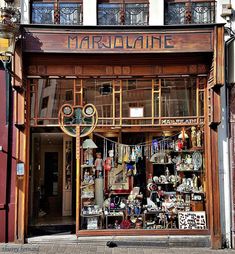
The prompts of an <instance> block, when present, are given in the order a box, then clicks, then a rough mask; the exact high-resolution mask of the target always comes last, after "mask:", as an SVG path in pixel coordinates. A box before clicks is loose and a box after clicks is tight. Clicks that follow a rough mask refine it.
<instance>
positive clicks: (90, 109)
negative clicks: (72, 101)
mask: <svg viewBox="0 0 235 254" xmlns="http://www.w3.org/2000/svg"><path fill="white" fill-rule="evenodd" d="M83 114H84V115H85V116H88V117H91V116H93V115H94V114H95V109H94V107H93V106H92V105H91V104H87V105H86V106H85V107H84V108H83Z"/></svg>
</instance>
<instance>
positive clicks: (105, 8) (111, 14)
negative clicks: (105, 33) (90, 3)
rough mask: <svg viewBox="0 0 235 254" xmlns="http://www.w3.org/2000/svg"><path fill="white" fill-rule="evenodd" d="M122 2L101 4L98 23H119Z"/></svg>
mask: <svg viewBox="0 0 235 254" xmlns="http://www.w3.org/2000/svg"><path fill="white" fill-rule="evenodd" d="M120 16H121V4H99V5H98V24H99V25H119V24H120V23H121V20H120Z"/></svg>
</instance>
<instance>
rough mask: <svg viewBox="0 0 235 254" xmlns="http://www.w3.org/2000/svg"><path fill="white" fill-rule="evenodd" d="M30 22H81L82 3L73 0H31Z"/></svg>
mask: <svg viewBox="0 0 235 254" xmlns="http://www.w3.org/2000/svg"><path fill="white" fill-rule="evenodd" d="M32 23H34V24H62V25H81V24H82V4H81V3H77V2H76V3H74V2H67V1H66V2H60V1H58V0H55V1H54V2H33V3H32Z"/></svg>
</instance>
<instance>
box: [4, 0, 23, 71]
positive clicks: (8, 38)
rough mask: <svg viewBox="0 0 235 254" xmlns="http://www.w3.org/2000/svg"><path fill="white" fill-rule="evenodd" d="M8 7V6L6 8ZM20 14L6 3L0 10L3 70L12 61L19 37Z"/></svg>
mask: <svg viewBox="0 0 235 254" xmlns="http://www.w3.org/2000/svg"><path fill="white" fill-rule="evenodd" d="M8 5H9V6H8ZM19 22H20V12H19V10H18V9H17V8H15V7H13V6H11V5H10V3H8V2H7V6H6V7H2V8H0V60H1V62H2V63H3V66H4V68H5V70H7V67H6V66H7V64H9V63H10V62H11V60H12V57H13V55H14V51H15V44H16V41H17V39H18V35H19V27H20V26H19Z"/></svg>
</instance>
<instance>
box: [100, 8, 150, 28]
mask: <svg viewBox="0 0 235 254" xmlns="http://www.w3.org/2000/svg"><path fill="white" fill-rule="evenodd" d="M148 20H149V5H148V4H99V5H98V25H148V22H149V21H148Z"/></svg>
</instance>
